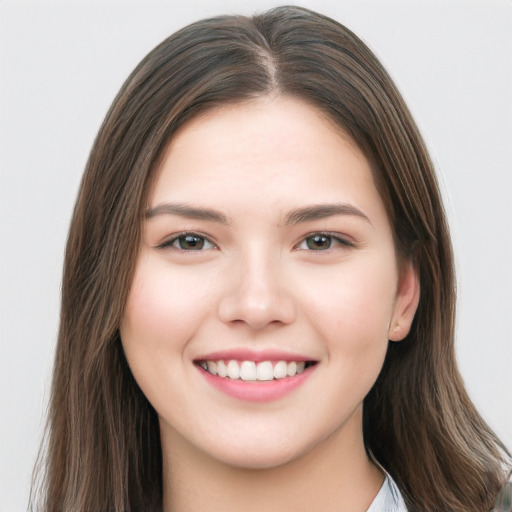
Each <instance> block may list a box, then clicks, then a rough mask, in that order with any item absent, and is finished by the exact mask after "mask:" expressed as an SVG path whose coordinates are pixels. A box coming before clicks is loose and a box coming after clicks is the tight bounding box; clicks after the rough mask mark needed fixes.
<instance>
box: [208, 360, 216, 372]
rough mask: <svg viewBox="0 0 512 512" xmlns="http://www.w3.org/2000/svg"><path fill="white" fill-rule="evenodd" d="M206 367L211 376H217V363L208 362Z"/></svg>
mask: <svg viewBox="0 0 512 512" xmlns="http://www.w3.org/2000/svg"><path fill="white" fill-rule="evenodd" d="M207 367H208V371H209V372H210V373H211V374H212V375H217V363H216V362H215V361H208V362H207Z"/></svg>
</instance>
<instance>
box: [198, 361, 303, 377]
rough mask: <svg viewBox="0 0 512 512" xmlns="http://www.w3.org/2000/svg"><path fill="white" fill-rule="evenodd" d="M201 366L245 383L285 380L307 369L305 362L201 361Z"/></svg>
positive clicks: (208, 370) (211, 371)
mask: <svg viewBox="0 0 512 512" xmlns="http://www.w3.org/2000/svg"><path fill="white" fill-rule="evenodd" d="M200 365H201V366H202V367H203V368H204V369H205V370H206V371H207V372H208V373H211V374H212V375H218V376H219V377H229V378H230V379H241V380H245V381H269V380H274V379H284V378H286V377H293V376H294V375H296V374H298V373H302V372H303V371H304V370H305V369H306V363H305V362H304V361H298V362H296V361H290V362H288V363H287V362H286V361H278V362H277V363H275V364H273V363H272V362H271V361H262V362H259V363H256V362H254V361H241V362H239V361H235V360H231V361H228V362H227V364H226V363H225V362H224V361H201V363H200Z"/></svg>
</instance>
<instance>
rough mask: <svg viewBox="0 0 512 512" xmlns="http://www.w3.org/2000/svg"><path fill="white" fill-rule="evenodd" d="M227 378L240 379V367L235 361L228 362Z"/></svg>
mask: <svg viewBox="0 0 512 512" xmlns="http://www.w3.org/2000/svg"><path fill="white" fill-rule="evenodd" d="M228 377H229V378H230V379H239V378H240V366H238V363H237V362H236V361H229V363H228Z"/></svg>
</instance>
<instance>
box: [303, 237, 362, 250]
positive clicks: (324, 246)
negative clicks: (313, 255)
mask: <svg viewBox="0 0 512 512" xmlns="http://www.w3.org/2000/svg"><path fill="white" fill-rule="evenodd" d="M350 247H355V243H354V242H352V241H351V240H347V239H346V238H344V237H343V236H341V235H338V234H337V233H336V234H332V233H313V234H311V235H309V236H307V237H305V238H303V239H302V242H300V244H298V245H297V246H296V249H298V250H300V251H316V252H322V251H328V250H329V249H333V250H334V249H336V248H338V249H343V248H350Z"/></svg>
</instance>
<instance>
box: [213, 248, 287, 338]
mask: <svg viewBox="0 0 512 512" xmlns="http://www.w3.org/2000/svg"><path fill="white" fill-rule="evenodd" d="M232 271H233V275H232V279H230V281H231V286H229V287H228V289H227V290H226V293H225V294H224V296H223V297H222V299H221V301H220V305H219V316H220V317H221V319H222V320H223V321H225V322H244V323H246V324H247V325H249V326H250V327H251V328H253V329H262V328H263V327H265V326H266V325H268V324H270V323H276V322H277V323H285V324H286V323H290V322H292V321H293V319H294V317H295V305H294V302H293V299H292V297H291V294H289V293H288V291H287V289H286V286H284V282H283V277H284V276H283V261H282V258H281V257H280V254H279V252H278V251H276V250H274V249H273V248H271V247H268V246H267V245H266V244H262V243H253V244H251V245H250V246H248V247H247V248H246V249H244V250H243V251H241V252H240V253H239V255H238V257H237V258H236V263H235V262H234V265H233V269H232Z"/></svg>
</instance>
